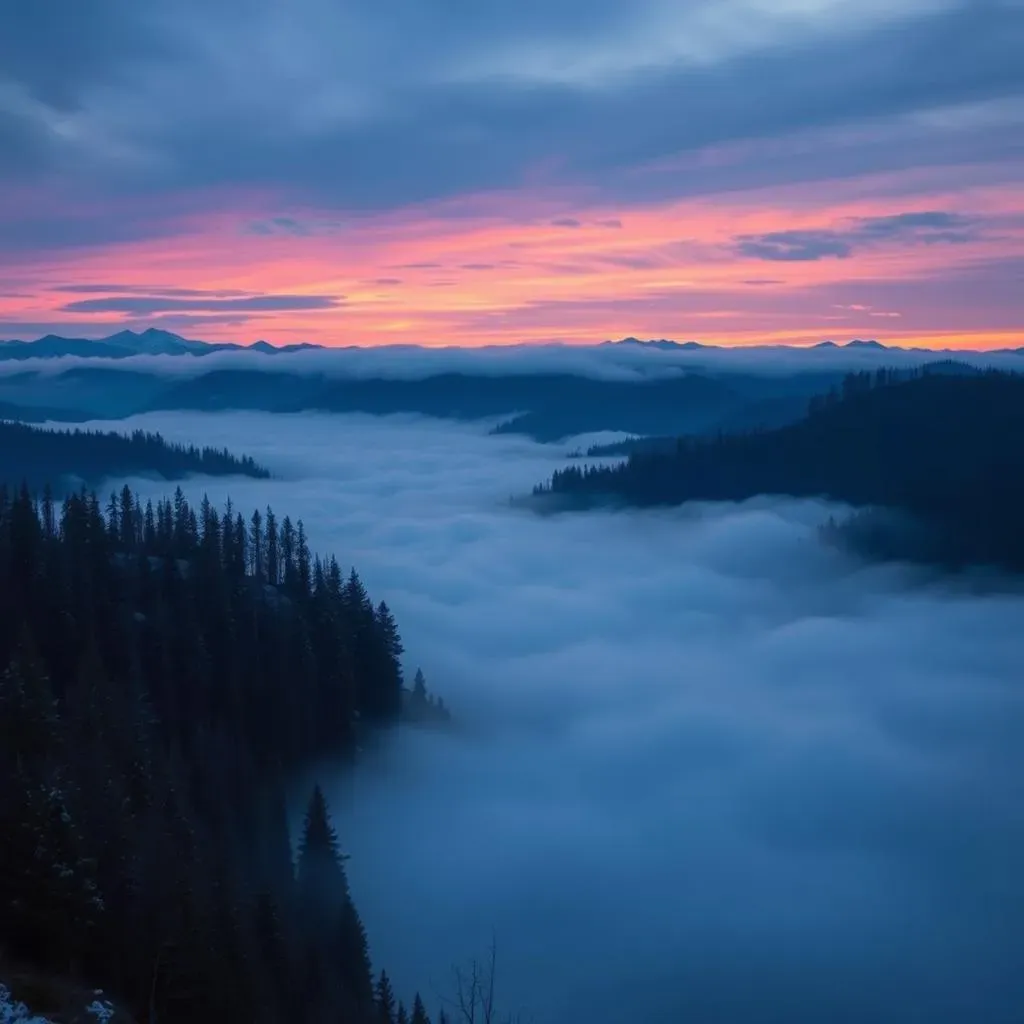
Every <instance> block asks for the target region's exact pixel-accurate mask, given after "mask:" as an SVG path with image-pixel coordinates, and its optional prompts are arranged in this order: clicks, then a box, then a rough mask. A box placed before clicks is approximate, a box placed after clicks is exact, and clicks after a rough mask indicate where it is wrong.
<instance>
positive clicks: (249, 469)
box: [0, 422, 270, 490]
mask: <svg viewBox="0 0 1024 1024" xmlns="http://www.w3.org/2000/svg"><path fill="white" fill-rule="evenodd" d="M192 473H205V474H208V475H211V476H230V475H234V474H241V475H244V476H251V477H258V478H266V477H269V476H270V474H269V473H268V472H267V470H266V469H264V468H263V467H262V466H259V465H257V464H256V462H255V461H254V460H253V459H252V458H250V457H249V456H236V455H232V454H231V453H230V452H229V451H228V450H227V449H226V448H222V449H220V448H208V447H204V448H198V447H196V446H195V445H181V444H170V443H168V442H167V441H165V440H164V439H163V438H162V437H161V436H160V435H159V434H154V433H149V432H147V431H144V430H135V431H133V432H132V433H131V434H130V435H126V434H118V433H115V432H113V431H110V432H106V433H104V432H102V431H95V430H46V429H43V428H41V427H31V426H27V425H26V424H23V423H8V422H0V480H7V481H13V482H15V483H20V482H22V481H24V482H25V483H27V484H28V486H29V487H30V488H32V489H33V490H40V489H42V488H43V487H44V486H45V485H46V484H47V483H52V484H53V485H55V486H60V485H61V484H63V483H64V482H65V481H66V480H68V479H69V478H70V479H72V480H78V481H86V482H93V481H98V480H102V479H104V478H106V477H119V476H120V477H125V476H140V475H148V474H155V475H157V476H161V477H163V478H164V479H166V480H179V479H181V478H183V477H185V476H188V475H189V474H192ZM64 489H67V488H64ZM70 489H71V490H74V489H75V487H74V486H72V487H71V488H70Z"/></svg>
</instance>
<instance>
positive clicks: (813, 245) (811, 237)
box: [734, 210, 978, 263]
mask: <svg viewBox="0 0 1024 1024" xmlns="http://www.w3.org/2000/svg"><path fill="white" fill-rule="evenodd" d="M977 230H978V225H977V223H976V221H974V220H973V219H972V218H969V217H965V216H962V215H960V214H956V213H946V212H943V211H939V210H929V211H922V212H919V213H897V214H891V215H889V216H884V217H863V218H857V219H854V220H852V221H851V222H850V223H849V225H848V226H847V227H845V228H837V229H828V228H823V229H813V230H795V231H769V232H766V233H765V234H761V235H738V236H737V237H736V238H735V239H734V241H735V246H736V252H737V253H738V254H739V255H741V256H750V257H752V258H754V259H760V260H768V261H777V262H781V263H785V262H803V261H813V260H821V259H826V258H827V257H830V256H832V257H835V258H836V259H847V258H849V257H850V256H852V255H853V253H854V251H855V250H856V249H857V248H859V247H861V246H867V245H872V244H879V243H884V242H893V241H900V242H904V243H909V244H919V245H938V244H940V243H946V244H953V243H965V242H970V241H973V240H974V239H976V238H977V237H978V235H977Z"/></svg>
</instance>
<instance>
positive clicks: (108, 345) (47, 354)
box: [0, 327, 323, 360]
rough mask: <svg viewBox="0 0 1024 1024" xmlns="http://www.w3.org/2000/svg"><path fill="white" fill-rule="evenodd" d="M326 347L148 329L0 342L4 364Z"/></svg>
mask: <svg viewBox="0 0 1024 1024" xmlns="http://www.w3.org/2000/svg"><path fill="white" fill-rule="evenodd" d="M322 347H323V346H322V345H314V344H312V343H310V342H300V343H297V344H292V345H272V344H271V343H270V342H269V341H262V340H261V341H254V342H253V343H252V344H250V345H242V344H239V343H237V342H230V341H225V342H210V341H197V340H195V339H192V338H183V337H182V336H181V335H180V334H173V333H172V332H171V331H163V330H160V329H159V328H157V327H148V328H147V329H146V330H144V331H132V330H127V329H126V330H123V331H118V332H117V333H115V334H111V335H108V336H107V337H105V338H67V337H64V336H62V335H59V334H46V335H43V337H41V338H36V339H35V340H34V341H21V340H18V339H11V340H7V341H0V360H4V359H57V358H60V357H61V356H80V357H83V358H92V359H126V358H128V357H129V356H137V355H172V356H178V355H191V356H204V355H208V354H210V353H212V352H260V353H262V354H264V355H278V354H281V353H284V352H299V351H303V350H305V349H318V348H322Z"/></svg>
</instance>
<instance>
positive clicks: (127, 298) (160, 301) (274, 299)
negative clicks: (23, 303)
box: [60, 295, 345, 317]
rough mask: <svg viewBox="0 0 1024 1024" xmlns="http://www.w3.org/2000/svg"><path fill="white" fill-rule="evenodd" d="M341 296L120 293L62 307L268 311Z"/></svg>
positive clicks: (335, 302)
mask: <svg viewBox="0 0 1024 1024" xmlns="http://www.w3.org/2000/svg"><path fill="white" fill-rule="evenodd" d="M344 301H345V300H344V296H340V295H250V296H246V297H245V298H229V299H213V298H192V299H185V298H172V297H168V296H163V295H145V296H143V295H121V296H112V297H110V298H105V299H81V300H79V301H77V302H69V303H67V304H66V305H64V306H61V307H60V308H61V310H62V311H63V312H65V313H126V314H128V315H129V316H133V317H145V316H152V315H154V314H156V313H169V312H175V311H179V310H180V311H193V312H198V311H207V312H211V313H215V312H218V311H223V312H244V313H270V312H283V311H294V310H315V309H337V308H338V307H340V306H341V305H342V304H343V303H344Z"/></svg>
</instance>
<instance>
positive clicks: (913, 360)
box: [0, 343, 1024, 381]
mask: <svg viewBox="0 0 1024 1024" xmlns="http://www.w3.org/2000/svg"><path fill="white" fill-rule="evenodd" d="M941 359H954V360H956V361H958V362H962V363H968V364H970V365H972V366H976V367H980V368H991V369H997V370H1004V371H1011V372H1012V371H1017V370H1020V368H1021V365H1022V363H1024V358H1022V355H1021V353H1020V351H1019V350H1012V351H969V350H960V349H943V350H931V349H911V348H898V347H886V348H881V347H877V348H876V347H874V346H871V345H863V346H858V347H853V348H846V347H842V346H835V347H826V348H814V347H811V348H801V347H797V346H793V345H748V346H742V347H734V348H724V347H723V348H719V347H715V346H698V347H696V348H692V349H687V348H675V349H672V348H657V347H652V346H640V345H568V344H555V343H552V344H545V345H539V344H522V345H489V346H481V347H478V348H466V347H462V348H460V347H458V346H448V347H445V346H436V347H435V346H430V347H428V346H417V345H381V346H374V347H356V346H352V347H345V348H322V349H307V350H302V351H297V352H282V353H278V354H276V355H266V354H264V353H261V352H259V351H249V350H241V351H239V350H225V351H214V352H210V353H208V354H206V355H202V356H195V355H187V356H186V355H147V354H142V355H135V356H127V357H124V358H118V359H108V358H98V357H87V356H57V357H54V358H28V359H17V360H0V378H2V377H12V376H13V377H18V376H20V375H22V374H25V373H37V374H40V375H42V376H56V375H59V374H61V373H64V372H66V371H68V370H80V369H83V368H91V369H95V368H96V367H102V368H103V369H104V370H113V371H121V372H127V373H149V374H153V375H156V376H159V377H167V378H171V379H189V378H194V377H200V376H203V375H204V374H207V373H210V372H211V371H214V370H246V371H263V372H268V373H289V374H296V375H300V376H324V377H326V378H327V379H331V380H366V379H383V380H421V379H423V378H426V377H431V376H435V375H437V374H443V373H463V374H473V375H479V376H487V377H501V376H508V375H514V374H546V373H554V374H572V375H575V376H580V377H588V378H591V379H596V380H614V381H643V380H651V379H657V378H665V377H672V376H678V375H679V374H681V373H723V374H728V373H740V374H754V375H762V376H769V377H772V376H786V375H788V374H797V373H808V372H824V373H851V372H859V371H861V370H874V369H877V368H878V367H880V366H884V367H895V368H900V369H912V368H914V367H919V366H923V365H925V364H926V363H931V362H935V361H936V360H941Z"/></svg>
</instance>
